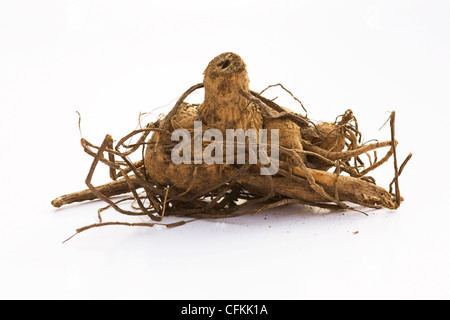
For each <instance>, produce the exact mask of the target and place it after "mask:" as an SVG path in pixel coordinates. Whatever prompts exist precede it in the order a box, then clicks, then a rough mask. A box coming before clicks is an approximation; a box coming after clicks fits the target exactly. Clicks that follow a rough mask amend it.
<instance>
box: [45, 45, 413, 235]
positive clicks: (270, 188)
mask: <svg viewBox="0 0 450 320" xmlns="http://www.w3.org/2000/svg"><path fill="white" fill-rule="evenodd" d="M216 64H217V65H216ZM207 71H208V72H210V73H211V74H208V72H206V73H205V81H212V84H211V83H208V84H207V85H205V84H206V82H204V83H205V84H204V83H200V84H196V85H194V86H192V87H190V88H189V89H188V90H187V91H186V92H184V93H183V94H182V95H181V96H180V98H179V99H178V100H177V102H176V103H175V105H174V107H173V108H172V110H171V111H170V112H169V113H168V114H167V115H166V116H165V117H164V118H163V119H160V120H157V121H156V122H153V123H149V124H147V125H146V126H145V127H142V126H141V127H140V128H139V129H137V130H133V131H131V132H130V133H129V134H127V135H125V136H124V137H123V138H121V139H119V141H118V142H117V143H116V144H114V140H113V138H112V137H111V136H110V135H106V136H105V138H104V140H103V142H102V143H101V145H100V146H96V145H94V144H92V143H90V142H88V141H87V140H86V139H84V138H81V145H82V147H83V150H84V152H85V153H86V154H88V155H89V156H91V157H92V158H93V161H92V164H91V167H90V169H89V172H88V175H87V177H86V180H85V183H86V186H87V189H86V190H83V191H78V192H74V193H70V194H66V195H63V196H60V197H57V198H56V199H54V200H53V201H52V202H51V203H52V205H53V206H54V207H56V208H60V207H62V206H64V205H68V204H71V203H75V202H83V201H92V200H96V199H99V200H102V201H103V202H105V203H106V204H107V206H106V207H104V208H101V209H99V211H98V218H99V222H98V223H95V224H91V225H88V226H85V227H82V228H78V229H77V230H76V233H75V234H74V235H73V236H75V235H77V234H79V233H81V232H84V231H86V230H90V229H93V228H97V227H104V226H111V225H121V226H142V227H153V226H155V225H162V226H166V227H176V226H181V225H184V224H186V223H188V222H191V221H196V220H197V219H219V218H229V217H238V216H242V215H245V214H251V213H258V212H261V211H264V210H268V209H271V208H276V207H279V206H283V205H286V204H291V203H300V204H304V205H309V206H317V207H321V208H328V209H333V210H356V211H360V210H358V209H355V208H353V207H352V206H350V204H356V205H360V206H364V207H368V208H388V209H396V208H398V207H399V206H400V204H401V201H402V200H403V198H402V196H401V194H400V186H399V176H400V175H401V173H402V172H403V170H404V168H405V166H406V164H407V163H408V161H409V160H410V159H411V156H412V154H409V155H408V157H407V158H406V159H405V161H403V163H402V164H401V166H400V167H398V166H397V145H398V142H397V141H396V139H395V112H392V113H391V115H390V119H389V120H390V128H391V140H390V141H383V142H378V141H377V142H373V143H361V141H362V134H361V132H360V128H359V126H358V122H357V120H356V117H355V116H354V114H353V112H352V111H351V110H347V111H346V112H345V113H343V114H341V115H339V116H337V117H336V118H335V121H334V122H333V123H315V122H313V121H312V120H310V119H309V118H308V117H307V114H306V115H305V116H303V115H300V114H298V113H295V112H291V111H289V110H288V109H286V108H284V107H282V106H279V105H278V104H277V103H275V102H274V101H273V100H270V99H268V98H266V97H264V96H262V93H264V92H265V91H266V90H267V89H269V88H272V87H275V86H279V87H281V88H282V89H284V90H285V91H286V92H287V93H289V94H290V95H291V96H292V98H293V99H294V100H295V101H297V102H298V103H299V104H300V106H301V107H302V109H303V110H304V111H305V113H306V109H305V108H304V106H303V104H302V102H301V101H300V100H299V99H297V98H296V97H295V96H294V95H293V94H292V92H290V91H289V90H287V89H286V88H285V87H284V86H283V85H281V84H276V85H271V86H269V87H267V88H266V89H265V90H263V91H262V92H261V93H257V92H255V91H252V90H249V89H248V87H247V86H248V79H247V74H246V71H245V64H244V63H243V61H242V60H241V59H240V58H239V57H236V56H234V55H233V54H230V53H226V54H223V55H221V56H219V57H217V58H216V59H215V60H212V62H211V63H210V65H209V66H208V68H207ZM221 77H223V79H224V80H223V81H222V80H221V79H222V78H221ZM200 88H205V91H206V92H205V95H207V96H208V97H209V100H208V101H207V103H203V104H200V105H189V104H186V103H185V102H184V100H185V99H186V98H187V97H188V96H189V95H190V94H191V93H192V92H194V91H195V90H197V89H200ZM210 90H219V91H220V90H222V91H220V92H219V93H217V96H215V92H210ZM230 92H231V93H230ZM227 94H231V95H235V96H227ZM217 103H219V104H221V105H226V104H227V103H229V104H230V105H229V106H228V107H230V108H232V107H233V106H236V108H237V109H236V110H231V111H230V110H228V109H226V108H225V109H226V110H225V111H221V110H218V109H217V107H216V104H217ZM186 108H187V109H186ZM189 108H190V109H189ZM183 110H190V111H192V112H193V113H192V114H193V115H196V114H197V113H198V118H199V119H201V120H205V119H207V120H208V121H209V123H208V121H206V122H207V123H206V125H205V126H206V127H211V128H214V124H215V123H214V121H217V123H220V125H222V126H223V125H228V126H229V127H230V128H236V126H237V128H243V129H246V128H254V127H255V126H259V128H263V124H264V121H267V122H270V121H271V122H270V123H271V124H272V125H275V127H274V128H276V125H279V127H280V128H279V129H280V130H283V129H284V128H283V126H284V125H283V123H285V124H286V127H288V126H287V123H290V124H291V126H289V128H290V130H291V131H289V132H288V134H286V133H285V136H284V137H285V138H286V136H287V139H289V134H291V133H292V132H293V133H292V134H293V135H297V134H298V136H297V137H295V139H297V140H296V141H298V143H297V144H294V143H292V144H289V143H288V144H286V145H280V146H279V151H280V155H281V160H280V161H279V169H278V172H277V173H276V174H275V175H273V176H270V175H269V176H261V175H260V174H259V170H260V168H261V167H263V165H262V164H261V163H257V164H254V163H252V164H250V163H249V162H248V160H247V161H246V162H245V163H244V164H232V165H222V164H220V165H219V164H217V165H215V167H213V168H214V170H210V169H211V167H206V165H204V164H203V163H202V164H191V165H185V167H184V168H185V169H186V170H187V171H186V172H185V176H186V177H184V178H183V179H185V181H187V182H186V183H185V184H184V185H180V186H177V185H176V184H175V185H172V184H169V183H166V182H164V181H162V180H161V179H159V177H157V174H155V172H156V173H163V175H164V174H165V175H173V176H171V179H173V180H174V181H177V179H181V177H179V176H176V175H177V174H179V172H181V171H176V170H172V169H173V168H175V167H174V166H175V164H173V163H170V162H164V161H162V160H161V159H159V160H158V159H157V158H155V159H156V160H155V161H154V160H153V158H150V160H151V161H149V158H146V157H147V156H148V154H147V153H148V150H152V151H155V154H156V155H167V154H169V155H170V152H171V150H172V148H173V147H174V145H175V143H174V142H173V141H171V139H170V136H171V133H172V132H173V131H174V129H175V128H184V127H183V126H186V123H187V124H189V121H184V122H183V121H181V122H180V119H181V118H180V115H182V111H183ZM202 110H203V111H204V112H205V113H204V114H201V112H200V111H202ZM220 112H222V113H225V115H224V117H223V118H221V113H220ZM205 117H206V118H205ZM192 119H195V117H193V118H192ZM224 119H226V121H229V122H230V123H226V121H225V123H224ZM275 119H276V120H275ZM181 120H184V119H181ZM79 121H81V118H80V119H79ZM192 121H194V120H192ZM279 121H280V122H279ZM182 123H183V124H182ZM292 123H293V124H294V125H292ZM233 126H234V127H233ZM239 126H241V127H239ZM223 128H226V126H224V127H223ZM292 128H294V129H292ZM295 128H296V129H295ZM79 129H80V134H81V127H80V124H79ZM185 129H186V130H188V132H192V131H193V128H191V127H189V125H188V127H186V128H185ZM292 130H297V131H292ZM131 140H134V141H136V142H134V143H133V144H129V142H128V141H131ZM288 142H289V141H288ZM380 148H389V150H388V151H387V152H386V153H385V154H384V156H383V157H381V158H380V159H378V154H377V151H378V152H379V149H380ZM136 156H137V157H138V158H137V159H134V160H133V161H132V160H131V157H136ZM365 157H367V158H368V160H369V164H368V165H366V164H365V163H364V161H363V159H365ZM162 159H166V158H164V157H163V158H162ZM246 159H248V151H247V154H246ZM391 159H392V160H393V166H394V178H393V180H392V182H391V183H390V185H389V191H388V190H386V189H384V188H382V187H380V186H378V185H376V184H375V179H374V178H373V177H371V176H368V174H370V173H373V172H374V171H375V170H376V169H377V168H379V167H380V166H382V165H384V164H386V163H387V162H388V161H389V160H391ZM99 164H103V165H106V166H107V167H108V168H109V176H110V179H111V181H110V182H109V183H105V184H103V185H100V186H94V185H93V184H92V178H93V175H94V173H95V171H96V169H97V166H98V165H99ZM178 168H180V167H178ZM169 169H170V170H169ZM171 170H172V171H171ZM224 172H226V174H225V173H224ZM223 173H224V174H223ZM151 175H152V176H153V177H152V176H151ZM189 175H190V176H189ZM118 195H123V196H124V198H122V199H120V200H117V199H116V200H113V197H115V196H118ZM127 201H129V202H131V210H130V209H128V210H126V209H124V208H123V204H124V203H126V202H127ZM108 208H112V209H114V210H116V211H117V212H119V213H121V214H124V215H132V216H148V217H149V218H150V219H151V220H153V222H148V223H145V222H136V223H129V222H118V221H116V222H103V221H102V217H101V215H100V213H101V212H103V211H104V210H106V209H108ZM360 212H362V211H360ZM363 213H364V212H363ZM169 216H176V217H185V218H189V220H187V221H185V220H181V221H179V222H175V223H169V224H165V223H162V221H163V219H164V218H165V217H169ZM73 236H71V237H70V238H68V239H66V240H65V241H64V242H66V241H68V240H69V239H71V238H72V237H73Z"/></svg>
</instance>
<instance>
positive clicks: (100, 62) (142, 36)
mask: <svg viewBox="0 0 450 320" xmlns="http://www.w3.org/2000/svg"><path fill="white" fill-rule="evenodd" d="M449 21H450V3H449V2H448V1H437V0H434V1H412V0H411V1H376V0H371V1H368V0H367V1H365V0H364V1H245V0H240V1H234V0H229V1H226V2H223V1H195V0H194V1H56V0H55V1H9V0H6V1H2V2H1V3H0V107H1V112H2V115H1V117H0V138H1V143H2V149H1V150H2V151H1V152H2V154H1V155H2V156H1V157H0V168H1V169H2V173H1V184H0V187H1V190H0V195H1V199H2V202H1V206H0V298H3V299H15V298H27V299H35V298H37V299H42V298H43V299H71V298H75V299H86V298H87V299H104V298H106V299H117V298H125V299H134V298H138V299H156V298H158V299H161V298H162V299H405V298H406V299H417V298H425V299H433V298H438V299H446V298H449V297H450V289H449V288H450V276H449V273H448V269H449V267H450V256H449V254H450V253H449V249H448V248H449V245H450V232H449V231H450V230H449V223H450V217H449V215H450V213H449V210H448V207H447V203H446V200H447V197H448V196H449V187H448V183H447V181H448V179H449V174H448V169H447V166H446V164H447V163H446V160H447V159H448V157H449V151H448V147H447V143H446V139H447V138H448V137H449V135H448V133H447V132H446V129H447V127H448V119H447V115H448V112H447V110H448V108H449V107H450V104H449V102H450V99H449V95H448V88H449V87H450V81H449V74H450V62H449V57H450V42H449V39H450V22H449ZM226 51H232V52H235V53H237V54H239V55H240V56H241V57H242V58H243V59H244V60H245V61H246V63H247V67H248V72H249V77H250V87H251V88H252V89H253V90H255V91H260V90H262V89H264V88H265V87H266V86H268V85H271V84H275V83H282V84H283V85H284V86H285V87H286V88H288V89H289V90H291V91H292V92H293V93H294V94H295V95H296V96H297V97H298V98H299V99H300V100H301V101H302V103H303V104H304V105H305V107H306V108H307V110H308V116H309V117H310V118H312V119H314V120H328V121H333V120H334V119H335V117H336V116H337V115H339V114H342V113H343V112H344V111H345V110H347V109H352V110H353V112H354V114H355V116H356V117H357V118H358V122H359V125H360V128H361V130H362V132H363V134H364V139H366V140H370V139H373V138H374V139H380V140H383V139H386V138H387V139H389V128H388V126H385V127H383V128H381V130H379V129H380V127H382V125H383V123H384V122H385V121H386V119H387V118H388V117H389V113H390V112H391V111H394V110H395V111H396V118H397V126H396V136H397V139H398V141H399V146H398V152H399V159H400V160H403V159H404V157H406V155H407V154H408V153H409V152H413V154H414V155H413V158H412V160H411V161H410V163H409V164H408V166H407V167H406V168H405V171H404V173H403V174H402V177H401V180H400V188H401V191H402V195H403V196H404V197H405V201H404V203H403V204H402V206H401V207H400V209H398V210H396V211H389V210H378V211H373V210H368V211H367V212H368V216H364V215H362V214H361V213H358V212H351V211H349V212H328V211H324V210H317V209H312V208H310V207H305V206H288V207H285V208H278V209H276V210H271V211H268V212H265V213H260V214H258V215H251V216H244V217H240V218H233V219H222V220H205V221H197V222H196V223H191V224H188V225H185V226H183V227H180V228H174V229H164V228H157V227H156V228H127V227H106V228H102V229H96V230H90V231H87V232H85V233H82V234H80V235H78V236H77V237H75V238H73V239H72V240H70V241H69V242H67V243H65V244H62V243H61V242H62V241H63V240H64V239H66V238H67V237H68V236H70V235H72V234H73V233H74V231H75V229H76V228H79V227H81V226H84V225H87V224H91V223H94V222H96V221H97V209H98V208H100V207H102V206H103V204H102V203H99V202H93V203H88V204H82V205H71V206H68V207H67V208H62V209H58V210H56V209H54V208H53V207H52V206H51V205H50V201H51V200H52V199H53V198H55V197H57V196H59V195H62V194H65V193H69V192H73V191H77V190H81V189H84V188H85V185H84V179H85V177H86V175H87V172H88V169H89V166H90V163H91V161H92V158H90V157H89V156H88V155H86V154H85V153H84V152H83V150H82V148H81V146H80V143H79V139H80V132H79V128H78V115H77V113H76V111H78V112H79V113H80V114H81V129H82V134H83V137H84V138H86V139H87V140H89V141H91V142H92V143H94V144H100V143H101V141H102V140H103V138H104V136H105V135H106V134H107V133H109V134H111V135H112V136H113V138H116V139H118V138H120V137H122V136H124V135H125V134H127V133H128V132H130V131H132V130H133V129H134V128H135V127H136V126H137V124H138V117H139V113H140V112H151V114H150V115H148V116H147V118H146V120H148V121H152V120H154V118H155V117H157V116H158V115H159V114H160V113H164V112H167V111H168V110H170V108H171V107H172V106H173V104H174V102H175V101H176V99H177V98H178V97H179V96H180V95H181V94H182V93H183V92H184V91H185V90H186V89H188V88H189V87H190V86H191V85H193V84H196V83H199V82H201V81H202V73H203V71H204V69H205V67H206V65H207V64H208V62H209V61H210V60H211V59H212V58H214V57H215V56H216V55H218V54H220V53H222V52H226ZM202 94H203V92H202V91H199V92H197V93H196V94H194V95H192V96H191V97H189V99H191V100H192V101H197V102H201V101H202V99H203V96H202ZM272 94H273V97H275V96H276V95H277V94H280V97H279V99H280V100H279V101H280V102H281V101H283V103H285V104H286V106H287V107H289V108H292V109H294V110H298V111H299V112H301V110H300V109H298V108H299V106H298V105H297V104H296V102H295V101H293V100H292V99H289V97H283V95H282V94H281V93H280V92H276V91H273V93H272ZM283 99H284V100H283ZM377 174H379V175H380V176H377V175H376V176H375V177H376V178H377V182H379V183H380V184H381V185H383V186H387V184H388V183H389V182H390V180H391V179H392V176H393V169H392V166H391V165H388V166H386V167H385V168H383V169H380V171H379V173H377ZM106 179H107V172H106V169H105V170H104V172H102V171H101V170H99V173H98V175H96V177H95V182H96V183H102V182H104V181H106ZM104 219H105V220H112V221H114V220H124V219H127V218H124V217H122V216H120V215H118V214H116V213H114V212H113V211H109V212H105V213H104Z"/></svg>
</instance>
